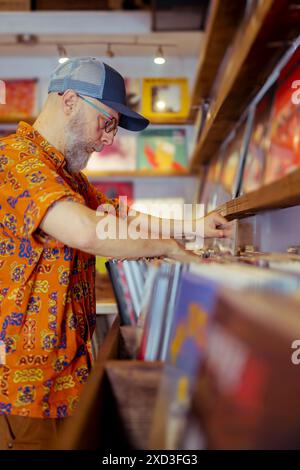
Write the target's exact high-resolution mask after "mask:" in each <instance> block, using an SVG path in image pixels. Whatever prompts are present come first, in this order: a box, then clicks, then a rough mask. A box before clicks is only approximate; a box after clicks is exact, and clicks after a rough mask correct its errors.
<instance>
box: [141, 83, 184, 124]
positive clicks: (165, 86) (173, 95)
mask: <svg viewBox="0 0 300 470" xmlns="http://www.w3.org/2000/svg"><path fill="white" fill-rule="evenodd" d="M142 114H143V115H144V116H145V117H147V118H148V119H149V120H150V121H151V122H153V123H164V122H168V123H173V122H174V123H176V122H178V121H182V120H184V119H186V118H187V116H188V114H189V89H188V80H187V79H186V78H144V80H143V99H142Z"/></svg>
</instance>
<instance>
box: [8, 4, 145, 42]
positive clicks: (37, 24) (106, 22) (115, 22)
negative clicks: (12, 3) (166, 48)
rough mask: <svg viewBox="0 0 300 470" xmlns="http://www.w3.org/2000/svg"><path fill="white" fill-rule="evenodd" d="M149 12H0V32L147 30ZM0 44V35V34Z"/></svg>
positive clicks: (58, 32)
mask: <svg viewBox="0 0 300 470" xmlns="http://www.w3.org/2000/svg"><path fill="white" fill-rule="evenodd" d="M150 32H151V14H150V12H147V11H146V12H145V11H142V12H140V11H137V12H132V11H130V12H118V11H116V12H115V11H82V12H81V11H75V12H74V11H72V12H71V11H70V12H69V11H55V12H53V11H48V12H47V11H43V12H41V11H34V12H16V13H12V12H3V13H0V35H1V34H20V33H24V34H37V35H38V34H66V35H68V34H110V35H111V34H120V33H121V34H147V33H150ZM0 44H1V36H0Z"/></svg>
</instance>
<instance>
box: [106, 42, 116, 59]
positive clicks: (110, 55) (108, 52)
mask: <svg viewBox="0 0 300 470" xmlns="http://www.w3.org/2000/svg"><path fill="white" fill-rule="evenodd" d="M106 57H109V58H110V59H112V58H113V57H115V53H114V52H113V51H112V48H111V45H110V44H107V49H106Z"/></svg>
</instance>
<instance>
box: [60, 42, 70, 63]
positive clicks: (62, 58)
mask: <svg viewBox="0 0 300 470" xmlns="http://www.w3.org/2000/svg"><path fill="white" fill-rule="evenodd" d="M57 49H58V55H59V59H58V62H59V63H60V64H64V63H65V62H67V61H68V60H69V57H68V54H67V51H66V49H65V48H64V46H61V45H60V44H59V45H58V46H57Z"/></svg>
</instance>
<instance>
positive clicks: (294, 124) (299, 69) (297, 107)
mask: <svg viewBox="0 0 300 470" xmlns="http://www.w3.org/2000/svg"><path fill="white" fill-rule="evenodd" d="M299 86H300V47H299V48H298V49H297V51H296V52H295V53H294V55H293V56H292V58H291V59H290V60H289V62H288V63H287V65H286V66H285V67H284V68H283V69H282V71H281V73H280V76H279V79H278V87H277V90H276V94H275V99H274V105H273V110H272V116H271V129H270V135H269V139H270V147H269V149H268V152H267V164H266V173H265V183H271V182H272V181H275V180H277V179H279V178H282V177H283V176H285V175H286V174H288V173H290V172H292V171H294V170H296V169H297V168H299V166H300V93H299Z"/></svg>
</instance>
